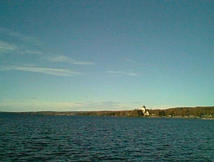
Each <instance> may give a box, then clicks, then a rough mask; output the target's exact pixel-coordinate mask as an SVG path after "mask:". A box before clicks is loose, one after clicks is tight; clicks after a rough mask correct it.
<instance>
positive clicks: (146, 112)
mask: <svg viewBox="0 0 214 162" xmlns="http://www.w3.org/2000/svg"><path fill="white" fill-rule="evenodd" d="M137 110H141V111H142V113H143V115H145V116H148V115H149V111H148V110H146V106H142V107H140V108H137Z"/></svg>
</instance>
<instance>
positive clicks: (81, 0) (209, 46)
mask: <svg viewBox="0 0 214 162" xmlns="http://www.w3.org/2000/svg"><path fill="white" fill-rule="evenodd" d="M213 10H214V1H213V0H188V1H187V0H60V1H59V0H45V1H44V0H19V1H7V0H5V1H0V111H85V110H86V111H88V110H126V109H135V108H137V107H139V106H141V105H146V106H147V108H167V107H179V106H212V105H214V94H213V90H214V84H213V83H214V12H213Z"/></svg>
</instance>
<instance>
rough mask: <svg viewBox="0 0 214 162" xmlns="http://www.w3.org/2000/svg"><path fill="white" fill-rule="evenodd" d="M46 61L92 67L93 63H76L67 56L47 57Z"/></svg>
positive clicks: (76, 61)
mask: <svg viewBox="0 0 214 162" xmlns="http://www.w3.org/2000/svg"><path fill="white" fill-rule="evenodd" d="M48 60H49V61H51V62H63V63H70V64H75V65H94V62H90V61H78V60H75V59H72V58H69V57H67V56H63V55H60V56H54V57H48Z"/></svg>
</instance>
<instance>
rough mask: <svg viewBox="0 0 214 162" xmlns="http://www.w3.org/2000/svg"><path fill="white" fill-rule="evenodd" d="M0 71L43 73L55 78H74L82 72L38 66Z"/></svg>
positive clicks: (11, 67) (8, 68)
mask: <svg viewBox="0 0 214 162" xmlns="http://www.w3.org/2000/svg"><path fill="white" fill-rule="evenodd" d="M0 70H2V71H8V70H18V71H26V72H35V73H43V74H48V75H55V76H74V75H80V74H81V73H80V72H76V71H72V70H70V69H60V68H48V67H38V66H5V67H1V68H0Z"/></svg>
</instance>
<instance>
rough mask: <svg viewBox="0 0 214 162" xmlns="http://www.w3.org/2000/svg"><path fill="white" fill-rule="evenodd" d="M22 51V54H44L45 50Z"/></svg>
mask: <svg viewBox="0 0 214 162" xmlns="http://www.w3.org/2000/svg"><path fill="white" fill-rule="evenodd" d="M20 53H21V54H30V55H42V54H44V52H42V51H39V50H29V49H25V50H22V51H21V52H20Z"/></svg>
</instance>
